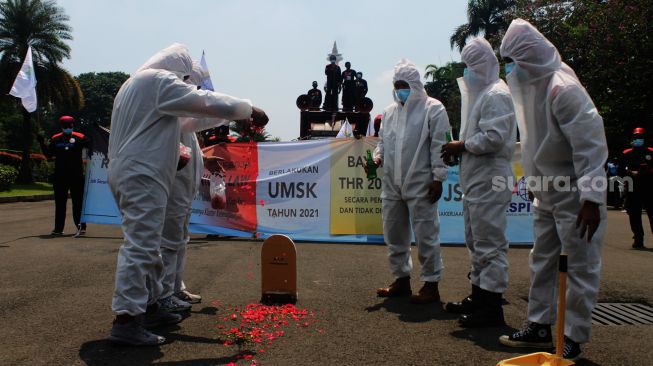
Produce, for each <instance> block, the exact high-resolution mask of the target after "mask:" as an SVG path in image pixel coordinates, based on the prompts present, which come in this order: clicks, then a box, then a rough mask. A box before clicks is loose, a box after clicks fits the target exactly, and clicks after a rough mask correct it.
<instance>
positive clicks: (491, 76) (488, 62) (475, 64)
mask: <svg viewBox="0 0 653 366" xmlns="http://www.w3.org/2000/svg"><path fill="white" fill-rule="evenodd" d="M460 58H461V61H462V62H464V63H465V65H467V69H468V71H469V73H470V74H471V75H473V77H471V78H467V79H464V80H465V81H466V84H467V87H468V88H469V89H484V88H486V87H487V86H489V85H491V84H493V83H494V82H495V81H497V80H499V60H497V57H496V56H495V55H494V51H493V50H492V46H491V45H490V42H488V41H486V40H485V38H474V39H473V40H471V41H470V42H469V43H467V45H465V48H463V52H462V53H461V54H460Z"/></svg>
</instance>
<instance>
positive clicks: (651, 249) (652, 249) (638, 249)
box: [632, 247, 653, 252]
mask: <svg viewBox="0 0 653 366" xmlns="http://www.w3.org/2000/svg"><path fill="white" fill-rule="evenodd" d="M632 250H636V251H638V252H653V248H646V247H644V248H633V249H632Z"/></svg>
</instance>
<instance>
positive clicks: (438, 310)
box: [365, 297, 458, 323]
mask: <svg viewBox="0 0 653 366" xmlns="http://www.w3.org/2000/svg"><path fill="white" fill-rule="evenodd" d="M381 309H385V310H386V311H388V312H390V313H395V314H399V320H401V321H402V322H408V323H422V322H427V321H429V320H451V319H456V318H457V317H458V316H457V315H456V314H450V313H447V312H445V311H444V310H443V309H442V303H437V304H424V305H416V304H411V303H410V300H408V299H407V298H392V297H389V298H385V299H384V300H383V301H382V302H380V303H378V304H376V305H372V306H369V307H367V308H365V310H366V311H367V312H368V313H373V312H375V311H379V310H381Z"/></svg>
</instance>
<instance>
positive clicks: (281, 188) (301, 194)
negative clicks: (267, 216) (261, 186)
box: [268, 182, 317, 198]
mask: <svg viewBox="0 0 653 366" xmlns="http://www.w3.org/2000/svg"><path fill="white" fill-rule="evenodd" d="M315 186H317V183H310V182H274V183H272V182H269V183H268V193H269V195H270V198H317V196H316V195H315Z"/></svg>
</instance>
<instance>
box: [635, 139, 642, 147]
mask: <svg viewBox="0 0 653 366" xmlns="http://www.w3.org/2000/svg"><path fill="white" fill-rule="evenodd" d="M633 146H634V147H642V146H644V139H634V140H633Z"/></svg>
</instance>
